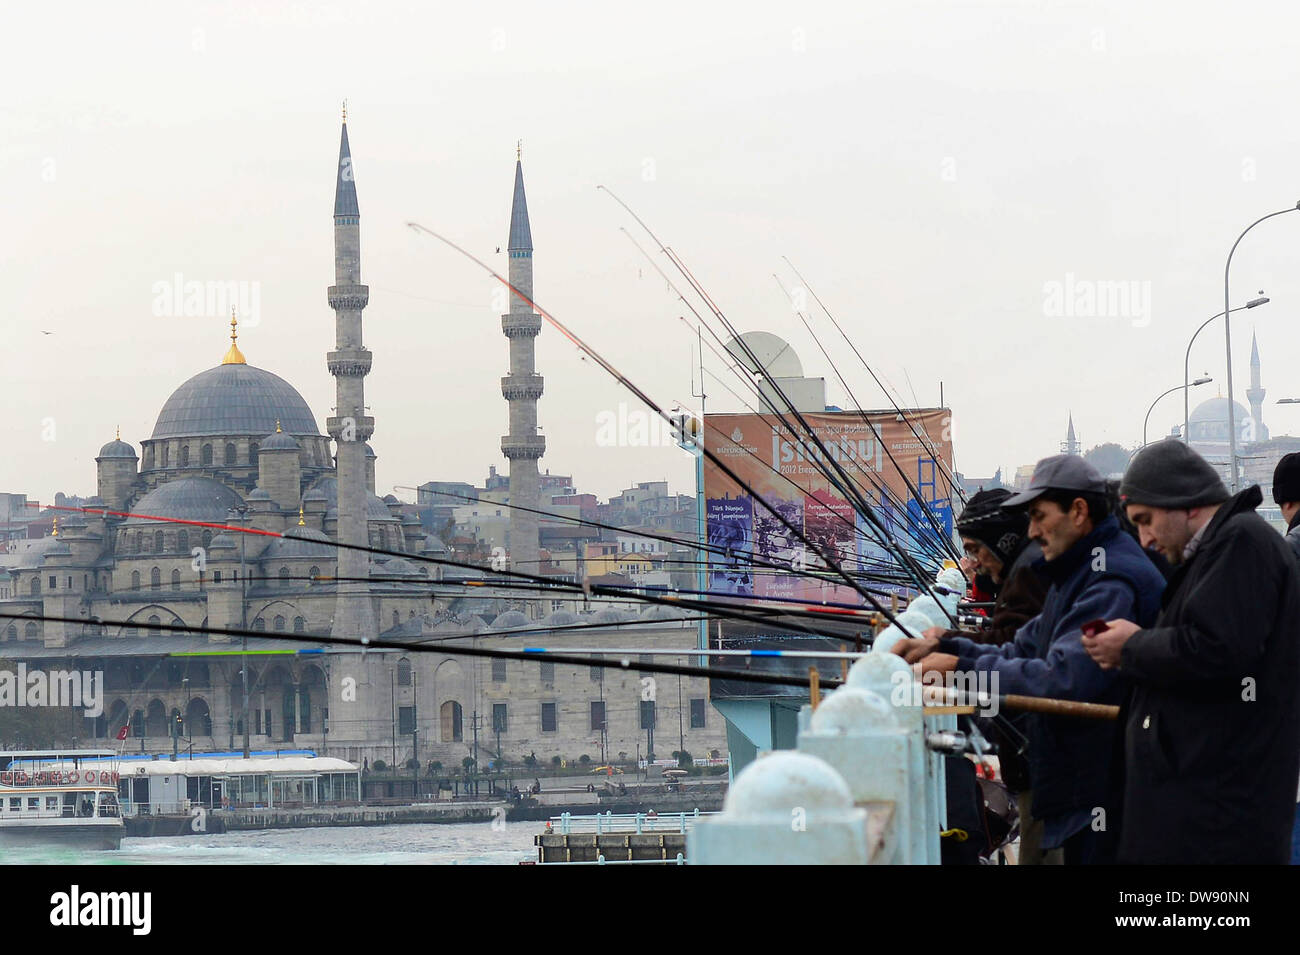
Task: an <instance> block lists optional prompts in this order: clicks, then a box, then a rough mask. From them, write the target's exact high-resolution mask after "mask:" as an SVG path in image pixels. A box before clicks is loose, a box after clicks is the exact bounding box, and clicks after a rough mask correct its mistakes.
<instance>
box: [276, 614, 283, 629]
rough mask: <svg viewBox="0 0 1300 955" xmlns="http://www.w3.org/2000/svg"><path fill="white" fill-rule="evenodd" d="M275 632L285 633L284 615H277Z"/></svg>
mask: <svg viewBox="0 0 1300 955" xmlns="http://www.w3.org/2000/svg"><path fill="white" fill-rule="evenodd" d="M275 632H276V633H283V632H284V616H283V615H282V614H278V613H277V614H276V615H275Z"/></svg>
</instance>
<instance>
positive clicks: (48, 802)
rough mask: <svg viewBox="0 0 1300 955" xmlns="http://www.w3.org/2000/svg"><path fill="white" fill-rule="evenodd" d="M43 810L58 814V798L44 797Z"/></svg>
mask: <svg viewBox="0 0 1300 955" xmlns="http://www.w3.org/2000/svg"><path fill="white" fill-rule="evenodd" d="M45 808H46V809H48V810H50V811H51V812H58V810H59V797H58V796H46V797H45Z"/></svg>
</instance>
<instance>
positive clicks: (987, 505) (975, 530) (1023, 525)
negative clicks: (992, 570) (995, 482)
mask: <svg viewBox="0 0 1300 955" xmlns="http://www.w3.org/2000/svg"><path fill="white" fill-rule="evenodd" d="M1009 497H1011V492H1010V491H1008V490H1007V489H1006V488H1002V487H999V488H994V489H992V490H989V491H979V492H977V493H976V494H975V495H974V496H972V497H971V499H970V500H969V501H967V502H966V507H965V509H964V510H963V511H962V512H961V516H960V517H958V518H957V533H959V534H961V535H962V536H963V537H969V538H971V539H972V540H977V541H979V542H980V543H981V544H983V545H984V546H985V547H987V548H988V549H989V550H991V551H992V552H993V553H994V555H995V556H996V557H997V558H998V560H1000V561H1002V563H1003V564H1006V563H1009V562H1010V560H1011V557H1012V555H1013V554H1015V552H1016V551H1017V549H1019V547H1020V543H1021V542H1022V541H1023V540H1024V539H1025V533H1026V532H1027V531H1028V530H1029V518H1028V517H1027V516H1026V515H1025V513H1024V512H1023V511H1004V510H1003V509H1002V502H1003V501H1005V500H1006V499H1007V498H1009Z"/></svg>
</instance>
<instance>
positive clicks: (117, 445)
mask: <svg viewBox="0 0 1300 955" xmlns="http://www.w3.org/2000/svg"><path fill="white" fill-rule="evenodd" d="M102 458H130V459H131V460H132V461H135V460H138V456H137V455H136V453H135V448H133V447H131V445H129V444H127V443H126V442H125V441H123V440H121V439H120V438H118V439H116V440H113V441H110V442H108V444H106V445H104V446H103V447H102V448H100V449H99V458H98V459H96V460H99V459H102Z"/></svg>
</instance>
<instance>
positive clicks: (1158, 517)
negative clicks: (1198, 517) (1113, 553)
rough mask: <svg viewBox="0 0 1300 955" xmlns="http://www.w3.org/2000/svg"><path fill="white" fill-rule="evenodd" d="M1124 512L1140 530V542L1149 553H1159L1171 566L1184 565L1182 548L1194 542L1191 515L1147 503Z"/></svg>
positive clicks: (1130, 507)
mask: <svg viewBox="0 0 1300 955" xmlns="http://www.w3.org/2000/svg"><path fill="white" fill-rule="evenodd" d="M1124 510H1125V511H1126V512H1127V513H1128V519H1129V520H1130V521H1132V522H1133V525H1134V526H1135V527H1136V528H1137V529H1138V540H1139V541H1140V542H1141V544H1142V546H1143V547H1144V548H1146V549H1147V550H1158V551H1160V553H1162V554H1164V555H1165V557H1166V558H1167V559H1168V560H1169V563H1171V564H1178V563H1182V560H1183V548H1184V547H1186V546H1187V542H1188V541H1190V540H1191V539H1192V534H1193V533H1195V532H1194V531H1193V530H1192V526H1191V521H1190V517H1191V515H1190V512H1188V511H1171V510H1168V509H1166V508H1163V507H1150V506H1148V505H1146V504H1129V505H1128V506H1127V507H1125V508H1124Z"/></svg>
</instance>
